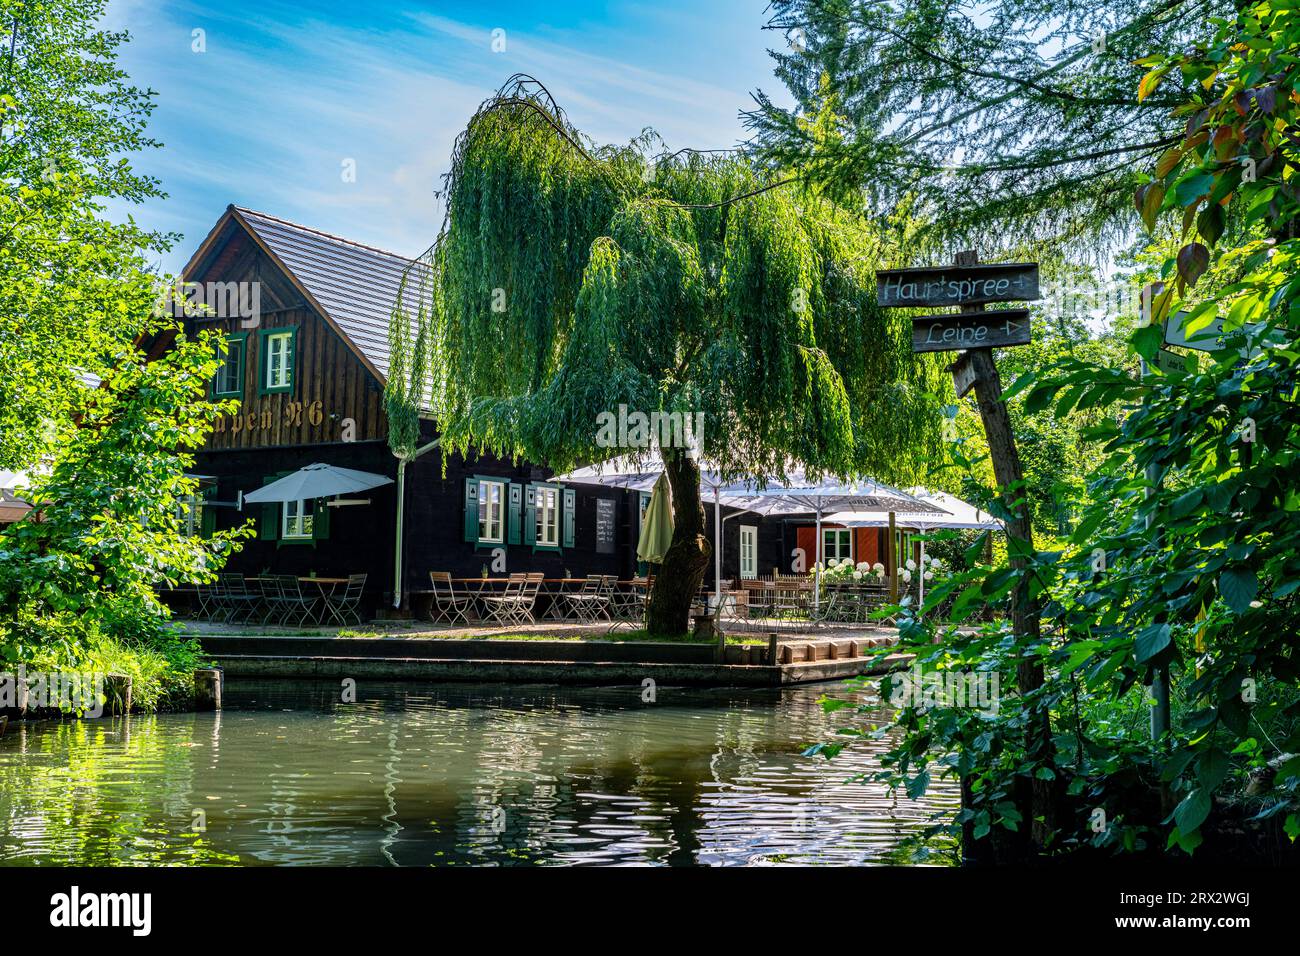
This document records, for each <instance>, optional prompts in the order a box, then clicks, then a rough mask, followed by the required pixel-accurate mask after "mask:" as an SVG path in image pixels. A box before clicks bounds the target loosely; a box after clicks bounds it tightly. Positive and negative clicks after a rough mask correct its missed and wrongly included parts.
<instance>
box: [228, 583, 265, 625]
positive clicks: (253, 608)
mask: <svg viewBox="0 0 1300 956" xmlns="http://www.w3.org/2000/svg"><path fill="white" fill-rule="evenodd" d="M221 577H222V578H223V582H222V590H223V592H224V599H223V600H224V604H225V607H226V620H227V621H236V620H245V621H246V620H248V619H249V618H251V617H252V616H253V615H254V614H255V613H256V612H257V605H258V604H259V603H260V601H261V598H260V597H259V596H258V595H257V594H255V593H253V592H252V591H250V590H249V589H248V584H247V582H246V581H245V580H244V576H243V575H242V574H223V575H222V576H221Z"/></svg>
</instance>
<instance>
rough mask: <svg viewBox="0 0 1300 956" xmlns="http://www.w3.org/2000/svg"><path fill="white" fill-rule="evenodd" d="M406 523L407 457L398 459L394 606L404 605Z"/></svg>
mask: <svg viewBox="0 0 1300 956" xmlns="http://www.w3.org/2000/svg"><path fill="white" fill-rule="evenodd" d="M405 525H406V459H405V458H399V459H398V460H397V533H396V534H395V535H394V536H393V538H394V545H393V607H394V608H400V607H401V606H402V529H403V527H405Z"/></svg>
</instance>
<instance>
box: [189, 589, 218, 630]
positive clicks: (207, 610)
mask: <svg viewBox="0 0 1300 956" xmlns="http://www.w3.org/2000/svg"><path fill="white" fill-rule="evenodd" d="M215 590H216V586H215V585H212V584H196V585H194V617H195V619H196V620H199V621H206V620H208V619H209V618H210V617H211V616H212V598H213V593H214V591H215Z"/></svg>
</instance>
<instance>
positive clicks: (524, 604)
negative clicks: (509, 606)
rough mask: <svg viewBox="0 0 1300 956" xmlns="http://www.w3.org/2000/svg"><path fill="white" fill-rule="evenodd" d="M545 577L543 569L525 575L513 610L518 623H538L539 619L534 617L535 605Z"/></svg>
mask: <svg viewBox="0 0 1300 956" xmlns="http://www.w3.org/2000/svg"><path fill="white" fill-rule="evenodd" d="M545 579H546V576H545V575H544V574H542V572H541V571H538V572H536V573H534V574H526V575H524V586H523V587H522V588H520V589H519V596H518V598H517V599H516V601H515V607H514V611H513V614H514V618H515V621H516V623H519V624H536V623H537V619H536V618H534V617H533V606H534V605H535V604H536V603H537V595H538V593H539V592H540V591H541V590H542V582H543V581H544V580H545Z"/></svg>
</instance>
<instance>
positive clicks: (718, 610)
mask: <svg viewBox="0 0 1300 956" xmlns="http://www.w3.org/2000/svg"><path fill="white" fill-rule="evenodd" d="M713 613H714V614H716V615H718V617H719V618H721V617H722V502H721V499H720V497H719V494H718V486H717V485H714V486H713Z"/></svg>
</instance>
